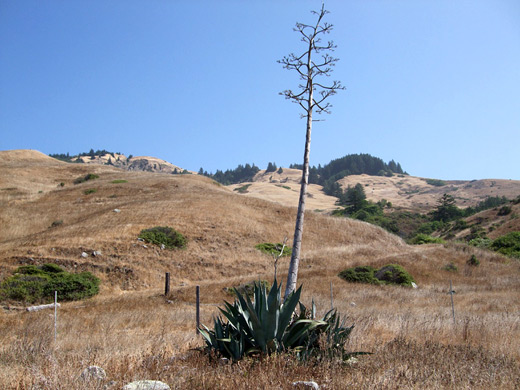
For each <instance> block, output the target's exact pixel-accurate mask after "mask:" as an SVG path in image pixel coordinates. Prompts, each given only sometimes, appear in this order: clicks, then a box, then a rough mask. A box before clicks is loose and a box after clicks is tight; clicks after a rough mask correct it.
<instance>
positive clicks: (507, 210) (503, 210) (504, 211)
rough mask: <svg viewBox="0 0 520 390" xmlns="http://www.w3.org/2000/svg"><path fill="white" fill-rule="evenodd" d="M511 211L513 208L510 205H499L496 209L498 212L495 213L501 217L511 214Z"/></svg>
mask: <svg viewBox="0 0 520 390" xmlns="http://www.w3.org/2000/svg"><path fill="white" fill-rule="evenodd" d="M511 211H513V209H512V208H511V206H502V207H500V209H499V210H498V213H497V215H498V216H500V217H502V216H504V215H509V214H511Z"/></svg>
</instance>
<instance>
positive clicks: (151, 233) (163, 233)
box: [139, 226, 187, 249]
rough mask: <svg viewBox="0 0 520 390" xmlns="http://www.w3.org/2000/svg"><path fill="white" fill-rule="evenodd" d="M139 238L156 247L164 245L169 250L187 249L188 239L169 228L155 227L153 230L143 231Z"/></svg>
mask: <svg viewBox="0 0 520 390" xmlns="http://www.w3.org/2000/svg"><path fill="white" fill-rule="evenodd" d="M139 238H141V239H143V240H144V241H146V242H149V243H151V244H155V245H159V246H161V245H164V247H165V248H168V249H175V248H178V249H184V248H186V244H187V240H186V238H185V237H184V236H183V235H182V234H181V233H179V232H178V231H176V230H175V229H173V228H171V227H169V226H155V227H153V228H149V229H144V230H141V233H139Z"/></svg>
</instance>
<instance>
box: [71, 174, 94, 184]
mask: <svg viewBox="0 0 520 390" xmlns="http://www.w3.org/2000/svg"><path fill="white" fill-rule="evenodd" d="M94 179H99V176H98V175H95V174H93V173H87V175H85V176H81V177H78V178H77V179H76V180H74V184H80V183H84V182H86V181H89V180H94Z"/></svg>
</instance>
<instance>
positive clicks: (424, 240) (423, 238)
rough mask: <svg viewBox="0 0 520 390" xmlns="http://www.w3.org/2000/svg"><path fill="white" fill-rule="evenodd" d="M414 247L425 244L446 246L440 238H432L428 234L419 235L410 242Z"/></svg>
mask: <svg viewBox="0 0 520 390" xmlns="http://www.w3.org/2000/svg"><path fill="white" fill-rule="evenodd" d="M408 243H409V244H412V245H423V244H444V240H443V239H442V238H439V237H432V236H429V235H428V234H422V233H419V234H417V235H416V236H415V237H413V238H412V239H411V240H409V241H408Z"/></svg>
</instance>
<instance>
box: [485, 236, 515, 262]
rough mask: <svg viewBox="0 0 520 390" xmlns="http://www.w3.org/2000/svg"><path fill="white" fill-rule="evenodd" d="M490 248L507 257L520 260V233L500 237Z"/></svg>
mask: <svg viewBox="0 0 520 390" xmlns="http://www.w3.org/2000/svg"><path fill="white" fill-rule="evenodd" d="M489 248H490V249H493V250H494V251H496V252H499V253H502V254H503V255H506V256H510V257H516V258H520V232H511V233H508V234H506V235H504V236H501V237H498V238H497V239H496V240H494V241H493V242H492V243H491V245H490V246H489Z"/></svg>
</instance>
